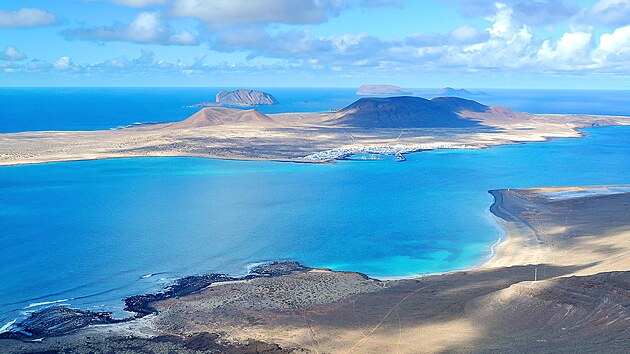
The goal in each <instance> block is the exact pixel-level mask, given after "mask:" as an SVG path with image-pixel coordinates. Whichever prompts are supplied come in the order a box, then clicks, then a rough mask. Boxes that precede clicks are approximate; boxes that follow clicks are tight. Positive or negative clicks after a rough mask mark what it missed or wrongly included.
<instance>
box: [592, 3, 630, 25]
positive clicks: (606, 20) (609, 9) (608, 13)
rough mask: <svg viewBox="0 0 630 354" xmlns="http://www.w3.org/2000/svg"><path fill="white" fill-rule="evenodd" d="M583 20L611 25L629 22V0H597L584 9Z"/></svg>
mask: <svg viewBox="0 0 630 354" xmlns="http://www.w3.org/2000/svg"><path fill="white" fill-rule="evenodd" d="M583 21H585V22H587V23H594V24H603V25H613V26H623V25H627V24H630V0H599V1H597V2H596V3H595V4H594V5H593V6H591V7H590V8H588V9H586V11H585V12H584V15H583Z"/></svg>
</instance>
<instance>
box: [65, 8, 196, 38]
mask: <svg viewBox="0 0 630 354" xmlns="http://www.w3.org/2000/svg"><path fill="white" fill-rule="evenodd" d="M62 35H64V36H65V37H66V38H67V39H81V40H89V41H120V42H133V43H142V44H163V45H197V44H198V41H197V38H196V37H195V36H194V35H193V34H192V33H190V32H188V31H181V32H175V31H174V30H173V28H172V27H171V26H170V25H169V24H168V23H167V22H166V21H164V20H163V19H162V17H161V16H160V15H159V14H158V13H156V12H141V13H140V14H138V16H137V17H136V18H135V19H134V20H133V21H132V22H131V23H130V24H129V25H127V26H124V25H120V24H117V25H114V26H111V27H106V26H101V27H92V28H78V29H71V30H66V31H63V32H62Z"/></svg>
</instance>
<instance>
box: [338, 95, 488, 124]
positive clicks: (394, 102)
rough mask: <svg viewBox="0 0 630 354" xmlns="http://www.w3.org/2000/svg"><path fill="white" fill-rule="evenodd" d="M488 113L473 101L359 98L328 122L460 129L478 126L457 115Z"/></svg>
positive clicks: (449, 98)
mask: <svg viewBox="0 0 630 354" xmlns="http://www.w3.org/2000/svg"><path fill="white" fill-rule="evenodd" d="M487 109H488V107H486V106H484V105H482V104H480V103H477V102H475V101H470V100H465V99H462V98H455V97H440V98H439V99H434V100H427V99H424V98H421V97H410V96H401V97H388V98H362V99H360V100H358V101H356V102H354V103H353V104H351V105H349V106H347V107H345V108H343V109H341V110H340V111H339V112H337V113H335V114H333V115H331V117H330V118H329V122H330V123H332V124H335V125H347V126H353V127H361V128H463V127H474V126H478V125H479V124H478V123H477V121H475V120H471V119H465V118H462V117H461V116H460V115H459V114H458V113H460V112H462V111H465V110H473V111H475V112H479V111H482V112H483V111H485V110H487Z"/></svg>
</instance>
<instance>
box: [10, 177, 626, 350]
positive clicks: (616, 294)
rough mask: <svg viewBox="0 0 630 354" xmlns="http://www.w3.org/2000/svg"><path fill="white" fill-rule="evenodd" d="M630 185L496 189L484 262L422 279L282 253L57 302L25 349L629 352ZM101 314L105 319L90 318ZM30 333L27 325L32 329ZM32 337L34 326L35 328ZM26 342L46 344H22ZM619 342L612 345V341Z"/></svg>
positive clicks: (14, 339)
mask: <svg viewBox="0 0 630 354" xmlns="http://www.w3.org/2000/svg"><path fill="white" fill-rule="evenodd" d="M629 190H630V187H627V186H625V187H624V186H602V187H563V188H534V189H522V190H493V191H490V193H491V194H492V195H493V196H494V197H495V202H494V204H493V205H492V207H491V211H492V212H493V213H494V215H495V217H496V218H497V220H498V221H499V222H500V223H501V224H502V225H503V226H504V228H505V229H506V231H507V236H506V237H507V238H506V241H504V242H503V243H501V244H500V245H499V246H498V248H497V250H496V255H495V256H494V257H493V258H492V259H491V260H490V261H489V262H487V263H486V264H484V265H483V266H481V267H479V268H477V269H472V270H467V271H459V272H451V273H446V274H441V275H429V276H424V277H420V278H415V279H401V280H376V279H370V278H368V277H366V276H364V275H361V274H358V273H351V272H333V271H330V270H326V269H312V268H307V267H302V266H300V265H298V264H295V263H291V262H289V263H271V264H269V265H266V266H261V267H259V268H256V269H254V271H253V272H252V274H251V275H250V276H247V277H244V278H240V279H234V278H229V277H227V276H222V275H217V274H215V275H202V276H195V277H187V278H184V279H182V280H180V281H179V282H178V283H177V284H175V285H173V286H172V287H170V288H168V289H166V290H165V291H164V292H163V293H160V294H151V295H144V296H136V297H131V298H129V299H127V300H126V303H127V306H128V309H130V310H133V311H135V312H136V313H137V314H138V315H137V318H136V319H133V320H131V321H125V322H119V323H110V324H107V323H108V322H110V321H108V320H107V318H106V314H94V313H92V314H86V313H85V312H80V311H74V312H73V311H71V310H67V309H62V308H59V307H57V308H55V307H53V308H50V309H48V310H44V311H43V312H41V313H36V314H34V315H32V316H31V318H29V319H28V320H27V321H26V322H25V323H23V324H21V325H22V328H23V331H26V332H21V333H15V332H12V333H4V334H2V337H3V338H5V339H0V347H2V348H4V350H6V351H8V352H12V353H27V352H56V351H64V352H77V353H83V352H85V353H88V352H107V351H112V352H125V351H130V352H134V351H137V350H138V348H142V350H144V351H156V352H167V351H173V352H186V353H195V352H238V353H256V352H268V353H311V352H312V353H323V352H326V353H332V352H335V353H342V352H343V353H377V352H380V353H385V352H401V353H402V352H404V353H417V352H464V353H473V352H500V353H522V352H558V351H561V352H593V353H596V352H619V353H622V352H628V351H629V350H630V322H629V321H630V310H629V309H630V258H628V257H627V255H628V254H629V253H630V243H628V237H630V222H629V220H630V219H628V217H627V216H628V215H627V214H628V203H630V192H628V191H629ZM90 323H102V324H99V325H88V324H90ZM24 333H26V334H24ZM29 333H30V334H29ZM25 335H26V338H29V336H30V338H31V339H36V340H35V341H32V340H29V341H21V340H19V338H21V339H22V340H23V339H24V336H25ZM612 349H614V350H612Z"/></svg>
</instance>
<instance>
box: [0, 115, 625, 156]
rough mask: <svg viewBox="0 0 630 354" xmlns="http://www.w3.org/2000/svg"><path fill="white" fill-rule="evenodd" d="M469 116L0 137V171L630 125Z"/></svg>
mask: <svg viewBox="0 0 630 354" xmlns="http://www.w3.org/2000/svg"><path fill="white" fill-rule="evenodd" d="M514 114H515V116H513V117H512V116H509V117H502V116H501V117H499V116H496V115H492V114H485V115H484V114H481V113H477V114H476V115H475V114H473V115H471V117H470V119H474V120H475V121H479V122H481V124H480V125H479V126H477V127H472V128H361V127H351V126H343V125H339V126H334V125H330V124H329V123H328V121H327V119H328V115H327V114H323V113H299V114H298V113H280V114H272V115H269V117H268V118H267V119H268V121H265V122H263V123H260V122H235V123H225V124H218V125H212V126H194V125H193V126H187V125H186V126H180V125H178V124H181V123H183V122H185V121H182V122H174V123H156V124H142V125H135V126H132V127H127V128H121V129H115V130H93V131H33V132H19V133H2V134H0V166H14V165H23V164H38V163H46V162H65V161H82V160H98V159H111V158H129V157H200V158H212V159H228V160H247V161H279V162H298V163H327V162H331V161H334V160H335V159H339V158H344V157H348V156H351V155H354V154H358V153H375V154H388V155H396V154H408V153H413V152H422V151H425V150H439V149H484V148H488V147H492V146H501V145H511V144H520V143H527V142H544V141H549V140H552V139H555V138H570V137H583V136H584V133H583V132H582V131H580V129H583V128H590V127H599V126H618V125H630V117H625V116H596V115H543V114H539V115H535V114H525V113H514Z"/></svg>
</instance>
